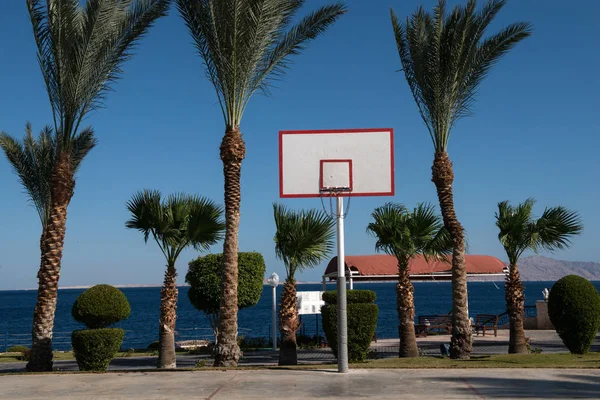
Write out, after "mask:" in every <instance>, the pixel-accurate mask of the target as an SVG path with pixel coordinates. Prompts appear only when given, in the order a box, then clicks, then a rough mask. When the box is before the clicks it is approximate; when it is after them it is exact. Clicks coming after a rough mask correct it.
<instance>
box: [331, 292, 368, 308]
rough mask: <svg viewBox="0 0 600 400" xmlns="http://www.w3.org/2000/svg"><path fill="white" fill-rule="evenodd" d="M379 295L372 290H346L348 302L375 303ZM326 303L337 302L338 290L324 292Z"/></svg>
mask: <svg viewBox="0 0 600 400" xmlns="http://www.w3.org/2000/svg"><path fill="white" fill-rule="evenodd" d="M376 298H377V296H376V295H375V292H374V291H372V290H348V291H346V303H347V304H357V303H374V302H375V300H376ZM323 301H324V302H325V304H334V305H335V304H337V291H335V290H330V291H327V292H324V293H323Z"/></svg>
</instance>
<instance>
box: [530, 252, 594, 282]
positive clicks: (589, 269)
mask: <svg viewBox="0 0 600 400" xmlns="http://www.w3.org/2000/svg"><path fill="white" fill-rule="evenodd" d="M519 272H520V273H521V279H523V280H524V281H556V280H558V279H560V278H562V277H563V276H565V275H570V274H575V275H579V276H582V277H584V278H587V279H589V280H591V281H600V263H596V262H584V261H563V260H555V259H553V258H548V257H543V256H531V257H526V258H523V259H522V260H520V262H519Z"/></svg>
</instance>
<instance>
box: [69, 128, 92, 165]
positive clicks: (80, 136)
mask: <svg viewBox="0 0 600 400" xmlns="http://www.w3.org/2000/svg"><path fill="white" fill-rule="evenodd" d="M97 144H98V140H97V139H96V137H95V136H94V130H93V129H92V128H91V127H87V128H85V129H83V130H81V131H80V132H79V133H77V135H75V137H74V138H73V144H72V146H71V154H72V156H71V162H72V163H73V172H76V171H77V170H78V169H79V166H80V165H81V162H82V161H83V159H84V158H85V157H86V156H87V155H88V154H89V152H90V151H92V149H93V148H94V147H96V145H97Z"/></svg>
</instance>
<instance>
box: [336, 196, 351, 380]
mask: <svg viewBox="0 0 600 400" xmlns="http://www.w3.org/2000/svg"><path fill="white" fill-rule="evenodd" d="M336 201H337V245H338V273H337V280H336V282H337V288H336V289H337V317H338V321H337V322H338V329H337V331H338V340H337V342H338V372H340V373H346V372H348V317H347V315H346V261H345V259H344V215H343V211H344V199H343V197H342V196H337V198H336Z"/></svg>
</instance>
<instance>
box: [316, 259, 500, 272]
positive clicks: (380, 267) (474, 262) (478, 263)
mask: <svg viewBox="0 0 600 400" xmlns="http://www.w3.org/2000/svg"><path fill="white" fill-rule="evenodd" d="M345 261H346V268H350V269H351V270H352V271H358V272H359V274H360V275H362V276H364V275H397V274H398V262H397V261H396V257H394V256H390V255H387V254H374V255H370V256H346V259H345ZM466 261H467V273H468V274H501V273H502V270H503V269H504V267H505V265H504V263H503V262H502V261H501V260H499V259H498V258H496V257H492V256H483V255H467V256H466ZM409 268H410V274H411V275H420V274H431V273H440V272H450V270H451V266H450V264H449V263H446V262H442V261H429V263H427V262H426V261H425V259H424V258H423V256H417V257H415V258H413V259H412V260H411V262H410V266H409ZM336 271H337V257H333V258H332V259H331V261H329V264H327V269H326V270H325V274H329V273H332V272H336Z"/></svg>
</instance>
